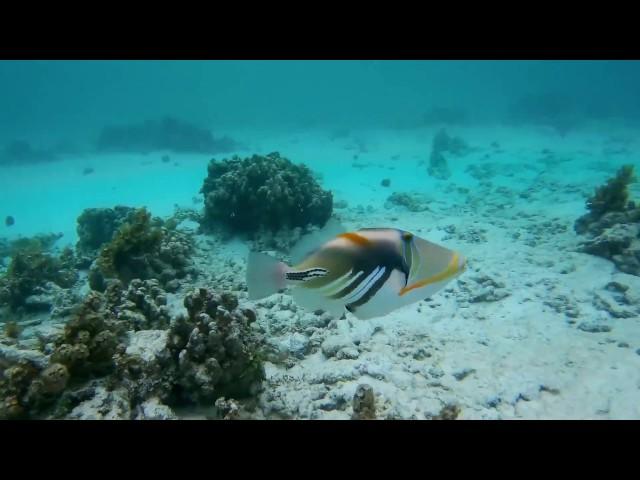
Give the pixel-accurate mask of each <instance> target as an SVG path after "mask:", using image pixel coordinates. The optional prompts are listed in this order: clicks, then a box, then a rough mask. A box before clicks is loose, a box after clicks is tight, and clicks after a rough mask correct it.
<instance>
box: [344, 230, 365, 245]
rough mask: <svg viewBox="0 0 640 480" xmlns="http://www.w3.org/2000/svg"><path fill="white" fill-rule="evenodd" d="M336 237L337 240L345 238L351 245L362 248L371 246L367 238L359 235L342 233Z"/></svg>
mask: <svg viewBox="0 0 640 480" xmlns="http://www.w3.org/2000/svg"><path fill="white" fill-rule="evenodd" d="M338 237H339V238H346V239H347V240H351V241H352V242H353V243H357V244H358V245H362V246H369V245H371V240H369V239H368V238H365V237H363V236H362V235H360V234H357V233H354V232H349V233H342V234H340V235H338Z"/></svg>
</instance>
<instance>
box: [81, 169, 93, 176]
mask: <svg viewBox="0 0 640 480" xmlns="http://www.w3.org/2000/svg"><path fill="white" fill-rule="evenodd" d="M93 172H95V170H94V169H93V168H92V167H87V168H85V169H84V170H82V175H91V174H92V173H93Z"/></svg>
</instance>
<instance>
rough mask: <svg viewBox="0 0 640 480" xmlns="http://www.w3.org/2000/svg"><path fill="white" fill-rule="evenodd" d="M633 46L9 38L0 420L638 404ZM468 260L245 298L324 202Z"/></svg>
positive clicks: (319, 218)
mask: <svg viewBox="0 0 640 480" xmlns="http://www.w3.org/2000/svg"><path fill="white" fill-rule="evenodd" d="M638 85H640V62H637V61H515V60H514V61H509V60H501V61H461V60H460V61H427V60H424V61H398V60H387V61H350V60H340V61H325V60H323V61H320V60H310V61H293V60H270V61H266V60H265V61H104V60H103V61H7V60H0V179H1V185H2V188H0V218H2V219H4V222H3V223H2V226H0V327H1V328H0V418H3V419H7V418H10V419H14V418H15V419H39V418H68V419H176V418H180V419H195V418H212V419H221V418H226V419H236V418H247V419H352V418H354V419H369V418H377V419H521V418H524V419H565V418H567V419H582V418H585V419H637V418H640V318H639V316H640V207H638V206H637V205H636V203H635V201H637V198H638V193H639V190H640V189H639V188H638V185H637V183H636V182H635V172H634V167H635V166H636V164H637V162H638V150H639V148H640V135H639V132H640V130H639V127H640V89H639V88H638ZM331 218H332V219H335V220H338V221H340V222H341V223H342V224H343V225H344V226H345V227H346V228H347V229H349V230H357V229H360V228H367V227H390V228H400V229H404V230H407V231H410V232H413V233H415V234H416V235H419V236H420V237H422V238H425V239H427V240H430V241H432V242H436V243H438V244H440V245H443V246H446V247H447V248H451V249H454V250H456V251H459V252H461V253H462V254H464V256H465V257H466V258H467V261H468V269H467V271H466V272H465V273H464V274H462V275H461V276H460V277H459V278H457V279H455V280H453V281H452V282H451V283H450V284H449V285H448V286H447V287H446V288H445V289H444V290H442V291H440V292H438V293H436V294H435V295H433V297H431V298H429V299H425V300H424V301H420V302H418V303H416V304H413V305H409V306H406V307H403V308H401V309H398V310H396V311H394V312H392V313H390V314H388V315H385V316H383V317H379V318H374V319H371V320H358V319H357V318H355V317H354V316H353V315H351V314H350V313H346V314H345V315H344V316H342V317H340V318H337V317H335V316H332V315H331V314H330V313H328V312H326V311H322V310H320V311H313V312H312V311H307V310H305V309H304V308H302V307H300V306H299V305H297V304H296V302H295V301H293V299H292V297H291V296H290V295H289V293H288V292H287V291H285V292H283V293H278V294H275V295H272V296H270V297H268V298H266V299H262V300H259V301H250V300H249V299H248V298H247V286H246V282H245V274H246V262H247V254H248V252H249V251H250V250H259V251H265V252H269V253H270V254H271V255H273V256H275V257H277V258H279V259H282V260H284V261H288V260H290V253H291V251H292V248H293V247H294V246H295V245H296V243H298V241H300V240H301V239H304V238H305V236H307V235H309V234H312V233H313V232H315V231H317V230H318V229H320V228H322V227H324V226H325V224H326V223H327V221H328V220H329V219H331Z"/></svg>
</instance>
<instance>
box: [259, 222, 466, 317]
mask: <svg viewBox="0 0 640 480" xmlns="http://www.w3.org/2000/svg"><path fill="white" fill-rule="evenodd" d="M465 269H466V259H465V258H464V256H462V255H461V254H460V253H458V252H455V251H453V250H449V249H447V248H444V247H441V246H439V245H436V244H434V243H432V242H429V241H427V240H424V239H422V238H420V237H417V236H416V235H413V234H412V233H410V232H407V231H404V230H399V229H395V228H365V229H362V230H358V231H356V232H348V233H341V234H339V235H337V236H335V237H333V238H332V239H330V240H328V241H327V242H325V243H323V244H322V245H321V246H320V247H319V248H317V249H315V250H314V251H313V252H311V253H310V254H308V255H307V256H306V257H305V258H304V259H303V260H302V261H301V262H300V263H298V264H296V265H295V266H288V265H287V264H285V263H283V262H279V261H278V260H277V259H275V258H273V257H271V256H268V255H265V254H262V253H257V252H250V254H249V262H248V267H247V286H248V289H249V299H250V300H258V299H260V298H264V297H267V296H269V295H272V294H274V293H276V292H278V291H280V290H282V289H284V288H285V287H287V286H291V287H293V289H292V292H291V294H292V296H293V298H294V300H295V301H296V303H298V304H299V305H300V306H302V307H304V308H306V309H308V310H311V311H315V310H325V311H328V312H330V313H332V314H333V315H334V316H336V317H340V316H341V315H342V314H343V313H344V309H345V308H346V309H347V310H348V311H349V312H351V313H352V314H353V315H355V316H356V317H357V318H360V319H368V318H373V317H379V316H383V315H386V314H388V313H390V312H392V311H394V310H396V309H398V308H401V307H404V306H406V305H410V304H412V303H415V302H418V301H420V300H424V299H425V298H428V297H430V296H431V295H433V294H434V293H436V292H437V291H439V290H441V289H442V288H444V286H445V285H446V284H447V283H448V282H450V281H451V280H453V279H454V278H456V277H457V276H458V275H460V274H461V273H462V272H464V270H465Z"/></svg>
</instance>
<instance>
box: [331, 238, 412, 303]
mask: <svg viewBox="0 0 640 480" xmlns="http://www.w3.org/2000/svg"><path fill="white" fill-rule="evenodd" d="M378 267H380V268H382V267H384V268H385V273H384V274H383V276H384V277H385V278H388V275H389V274H390V272H391V271H392V270H394V269H395V270H400V271H401V272H402V273H404V275H405V281H406V279H408V278H409V266H408V265H407V264H406V261H405V259H404V258H403V256H402V255H401V254H399V253H398V251H397V250H396V247H395V245H394V244H393V243H390V242H379V243H377V244H376V245H375V246H374V247H373V248H369V249H362V250H360V254H359V255H357V256H356V258H354V260H353V271H354V272H359V271H362V272H363V274H362V275H361V276H360V278H359V279H358V280H356V281H354V282H352V283H351V284H349V285H347V286H346V287H345V288H343V289H342V290H340V291H338V292H337V293H335V294H334V295H331V296H330V297H329V298H332V299H334V300H339V299H341V298H344V297H347V296H348V295H349V294H351V293H352V292H353V291H356V290H357V289H358V287H360V286H361V285H362V282H364V281H365V280H366V279H367V278H369V275H371V273H373V271H374V270H375V269H376V268H378Z"/></svg>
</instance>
